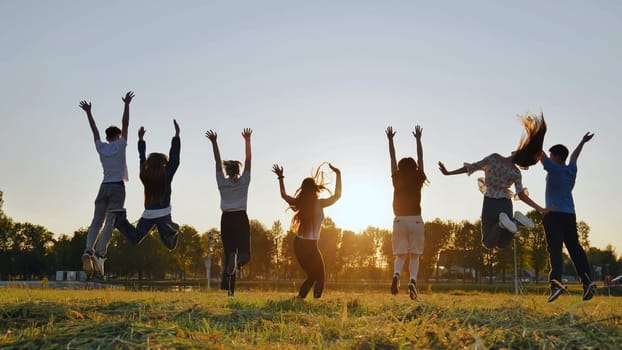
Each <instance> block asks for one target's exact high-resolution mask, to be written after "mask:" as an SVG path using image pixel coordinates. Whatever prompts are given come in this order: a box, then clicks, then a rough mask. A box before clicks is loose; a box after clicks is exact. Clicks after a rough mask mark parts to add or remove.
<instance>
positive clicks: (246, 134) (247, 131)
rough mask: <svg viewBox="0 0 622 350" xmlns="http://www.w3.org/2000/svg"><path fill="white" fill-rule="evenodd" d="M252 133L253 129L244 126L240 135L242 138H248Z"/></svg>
mask: <svg viewBox="0 0 622 350" xmlns="http://www.w3.org/2000/svg"><path fill="white" fill-rule="evenodd" d="M252 133H253V129H251V128H244V130H243V131H242V137H243V138H244V140H250V139H251V134H252Z"/></svg>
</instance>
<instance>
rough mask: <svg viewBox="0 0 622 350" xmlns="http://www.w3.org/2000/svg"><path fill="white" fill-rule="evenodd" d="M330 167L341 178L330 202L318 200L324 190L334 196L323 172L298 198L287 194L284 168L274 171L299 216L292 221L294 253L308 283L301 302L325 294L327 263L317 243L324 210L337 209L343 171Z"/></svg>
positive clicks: (309, 181) (306, 183)
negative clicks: (310, 293)
mask: <svg viewBox="0 0 622 350" xmlns="http://www.w3.org/2000/svg"><path fill="white" fill-rule="evenodd" d="M328 166H329V167H330V170H332V171H334V172H335V174H336V175H337V181H336V183H335V193H334V194H332V195H331V196H330V197H328V198H318V196H319V194H320V193H321V192H322V191H324V190H325V191H328V192H329V193H330V190H328V189H327V188H326V186H325V184H324V176H323V174H324V173H323V172H321V171H320V169H319V168H318V170H317V171H316V173H315V176H313V177H307V178H305V179H304V180H303V181H302V184H301V185H300V188H299V189H298V190H297V191H296V194H295V195H294V197H291V196H289V195H288V194H287V192H285V184H284V183H283V178H284V176H283V167H282V166H279V165H277V164H274V165H273V166H272V171H273V172H274V173H275V174H276V176H277V177H278V179H279V187H280V190H281V197H282V198H283V199H284V200H285V201H286V202H287V204H289V207H290V208H291V209H292V210H293V211H294V212H295V214H294V217H293V218H292V231H295V232H296V238H294V253H295V254H296V258H297V259H298V263H300V266H301V267H302V269H303V270H304V271H305V273H306V274H307V279H306V280H305V281H304V282H303V283H302V285H301V286H300V289H299V290H298V298H299V299H304V298H305V297H306V296H307V294H308V293H309V291H310V290H311V287H313V297H314V298H315V299H317V298H320V297H321V296H322V291H323V290H324V279H325V270H324V260H323V258H322V253H320V250H319V249H318V245H317V242H318V240H319V239H320V229H321V227H322V221H323V220H324V208H325V207H328V206H330V205H333V204H334V203H335V202H336V201H337V200H338V199H339V198H340V197H341V171H340V170H339V169H337V168H335V167H334V166H333V165H332V164H330V163H329V164H328Z"/></svg>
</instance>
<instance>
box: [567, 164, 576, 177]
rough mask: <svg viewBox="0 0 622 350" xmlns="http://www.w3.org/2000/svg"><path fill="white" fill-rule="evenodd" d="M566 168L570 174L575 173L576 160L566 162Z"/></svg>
mask: <svg viewBox="0 0 622 350" xmlns="http://www.w3.org/2000/svg"><path fill="white" fill-rule="evenodd" d="M567 169H568V172H569V173H570V174H571V175H576V174H577V162H570V163H568V167H567Z"/></svg>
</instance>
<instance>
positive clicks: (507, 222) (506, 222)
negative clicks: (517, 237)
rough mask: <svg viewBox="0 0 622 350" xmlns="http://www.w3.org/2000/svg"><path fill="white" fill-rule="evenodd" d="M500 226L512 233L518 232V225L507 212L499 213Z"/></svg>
mask: <svg viewBox="0 0 622 350" xmlns="http://www.w3.org/2000/svg"><path fill="white" fill-rule="evenodd" d="M499 226H501V228H504V229H506V230H508V231H510V232H512V233H516V232H517V231H518V227H516V224H515V223H514V221H512V219H510V217H509V216H508V214H506V213H500V214H499Z"/></svg>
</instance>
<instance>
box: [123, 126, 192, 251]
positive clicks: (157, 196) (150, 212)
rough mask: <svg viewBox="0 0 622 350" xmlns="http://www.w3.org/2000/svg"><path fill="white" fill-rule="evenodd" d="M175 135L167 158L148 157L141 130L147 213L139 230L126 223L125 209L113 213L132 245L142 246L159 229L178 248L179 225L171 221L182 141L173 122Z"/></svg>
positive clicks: (171, 246)
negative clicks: (154, 229) (174, 180)
mask: <svg viewBox="0 0 622 350" xmlns="http://www.w3.org/2000/svg"><path fill="white" fill-rule="evenodd" d="M173 124H174V125H175V136H174V137H173V139H172V140H171V149H170V150H169V155H168V157H167V156H166V155H165V154H162V153H150V154H149V157H145V152H146V148H147V145H146V143H145V140H143V137H144V135H145V128H144V127H142V126H141V127H140V129H139V130H138V154H139V157H140V180H141V181H142V183H143V185H144V187H145V211H144V212H143V214H142V216H141V218H140V219H139V220H138V224H137V225H136V227H134V226H132V224H130V222H129V221H128V220H127V217H126V212H125V209H122V210H111V213H115V214H116V215H117V219H116V223H115V227H116V229H118V230H119V231H121V233H122V234H123V235H125V237H126V238H127V239H128V240H129V241H130V242H132V243H133V244H140V242H142V241H143V239H145V237H146V236H147V235H148V234H149V232H151V230H152V229H153V227H154V226H155V227H157V228H158V234H159V235H160V240H161V241H162V243H163V244H164V245H165V246H166V247H167V248H168V249H174V248H175V247H176V246H177V232H178V231H179V225H177V224H176V223H174V222H173V220H172V219H171V181H173V176H174V175H175V172H176V171H177V168H178V167H179V153H180V149H181V141H180V139H179V125H178V124H177V121H176V120H174V119H173Z"/></svg>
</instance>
